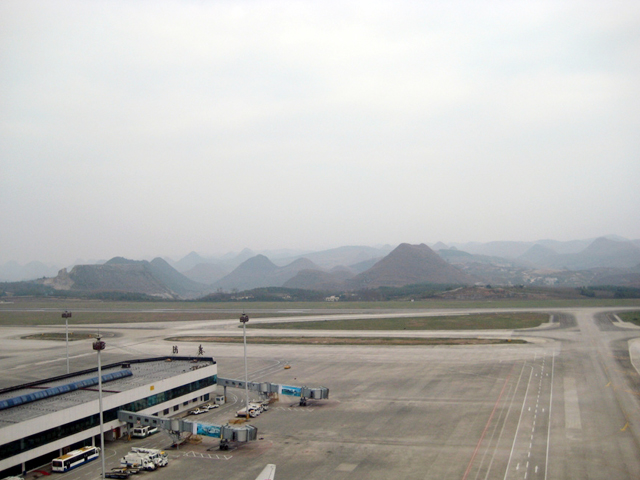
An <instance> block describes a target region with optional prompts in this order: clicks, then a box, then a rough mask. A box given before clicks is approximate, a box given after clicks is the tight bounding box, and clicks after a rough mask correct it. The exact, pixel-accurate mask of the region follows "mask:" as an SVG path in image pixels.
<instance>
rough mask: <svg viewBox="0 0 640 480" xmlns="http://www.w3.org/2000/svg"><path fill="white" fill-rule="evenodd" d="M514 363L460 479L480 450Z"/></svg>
mask: <svg viewBox="0 0 640 480" xmlns="http://www.w3.org/2000/svg"><path fill="white" fill-rule="evenodd" d="M515 366H516V365H515V363H514V364H513V365H512V366H511V371H509V375H507V378H506V380H505V381H504V385H503V386H502V390H501V391H500V395H498V399H497V400H496V404H495V405H494V406H493V410H492V411H491V415H489V420H487V424H486V425H485V426H484V430H483V431H482V435H480V440H478V444H477V445H476V449H475V450H474V451H473V455H472V456H471V460H470V461H469V465H468V466H467V469H466V470H465V472H464V476H463V477H462V480H466V479H467V477H468V476H469V472H471V465H472V464H473V461H474V460H475V459H476V455H477V454H478V450H480V444H481V443H482V440H484V436H485V435H486V434H487V430H489V425H491V420H492V419H493V415H494V414H495V413H496V409H497V408H498V404H499V403H500V399H502V394H503V393H504V390H505V388H507V383H508V382H509V379H510V378H511V373H513V368H514V367H515Z"/></svg>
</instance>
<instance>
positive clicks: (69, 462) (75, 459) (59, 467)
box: [51, 447, 100, 472]
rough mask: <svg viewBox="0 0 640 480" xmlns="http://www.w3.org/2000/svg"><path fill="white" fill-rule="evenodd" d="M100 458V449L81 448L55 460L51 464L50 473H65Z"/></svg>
mask: <svg viewBox="0 0 640 480" xmlns="http://www.w3.org/2000/svg"><path fill="white" fill-rule="evenodd" d="M99 456H100V449H99V448H98V447H82V448H80V449H78V450H73V451H72V452H69V453H67V454H65V455H62V456H61V457H58V458H55V459H54V460H53V461H52V462H51V471H53V472H66V471H67V470H71V469H72V468H76V467H79V466H80V465H82V464H85V463H87V462H90V461H91V460H95V459H96V458H98V457H99Z"/></svg>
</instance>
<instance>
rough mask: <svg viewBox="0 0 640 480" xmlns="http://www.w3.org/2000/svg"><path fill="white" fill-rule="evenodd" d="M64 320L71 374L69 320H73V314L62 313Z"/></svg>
mask: <svg viewBox="0 0 640 480" xmlns="http://www.w3.org/2000/svg"><path fill="white" fill-rule="evenodd" d="M62 318H64V331H65V336H66V338H67V373H69V319H70V318H71V312H68V311H66V310H65V311H64V312H63V313H62Z"/></svg>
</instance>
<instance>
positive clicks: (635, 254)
mask: <svg viewBox="0 0 640 480" xmlns="http://www.w3.org/2000/svg"><path fill="white" fill-rule="evenodd" d="M638 263H640V247H638V246H636V245H635V244H634V243H633V242H630V241H616V240H610V239H608V238H605V237H600V238H597V239H595V240H594V241H593V242H592V243H591V244H590V245H589V246H588V247H587V248H585V249H584V250H582V251H581V252H578V253H572V254H564V255H557V256H555V257H552V258H550V259H549V260H548V262H547V264H546V265H547V266H551V267H555V268H566V269H569V270H588V269H591V268H633V267H634V266H635V265H637V264H638Z"/></svg>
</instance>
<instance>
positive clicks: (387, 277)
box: [349, 243, 474, 289]
mask: <svg viewBox="0 0 640 480" xmlns="http://www.w3.org/2000/svg"><path fill="white" fill-rule="evenodd" d="M473 281H474V279H473V278H472V277H471V276H469V275H466V274H464V273H463V272H461V271H460V270H459V269H457V268H456V267H454V266H453V265H450V264H449V263H447V262H446V261H445V260H443V259H442V258H441V257H440V256H439V255H438V254H437V253H435V252H434V251H433V250H431V249H430V248H429V247H428V246H427V245H425V244H424V243H423V244H420V245H410V244H408V243H403V244H401V245H399V246H398V247H397V248H396V249H395V250H393V251H392V252H391V253H389V255H387V256H386V257H384V258H383V259H382V260H380V261H379V262H378V263H376V264H375V265H374V266H373V267H371V268H370V269H369V270H367V271H366V272H363V273H361V274H359V275H356V276H355V277H354V278H353V279H351V280H350V282H349V284H350V285H351V287H352V288H354V289H357V288H376V287H382V286H388V287H401V286H404V285H410V284H414V283H459V284H469V283H473Z"/></svg>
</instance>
